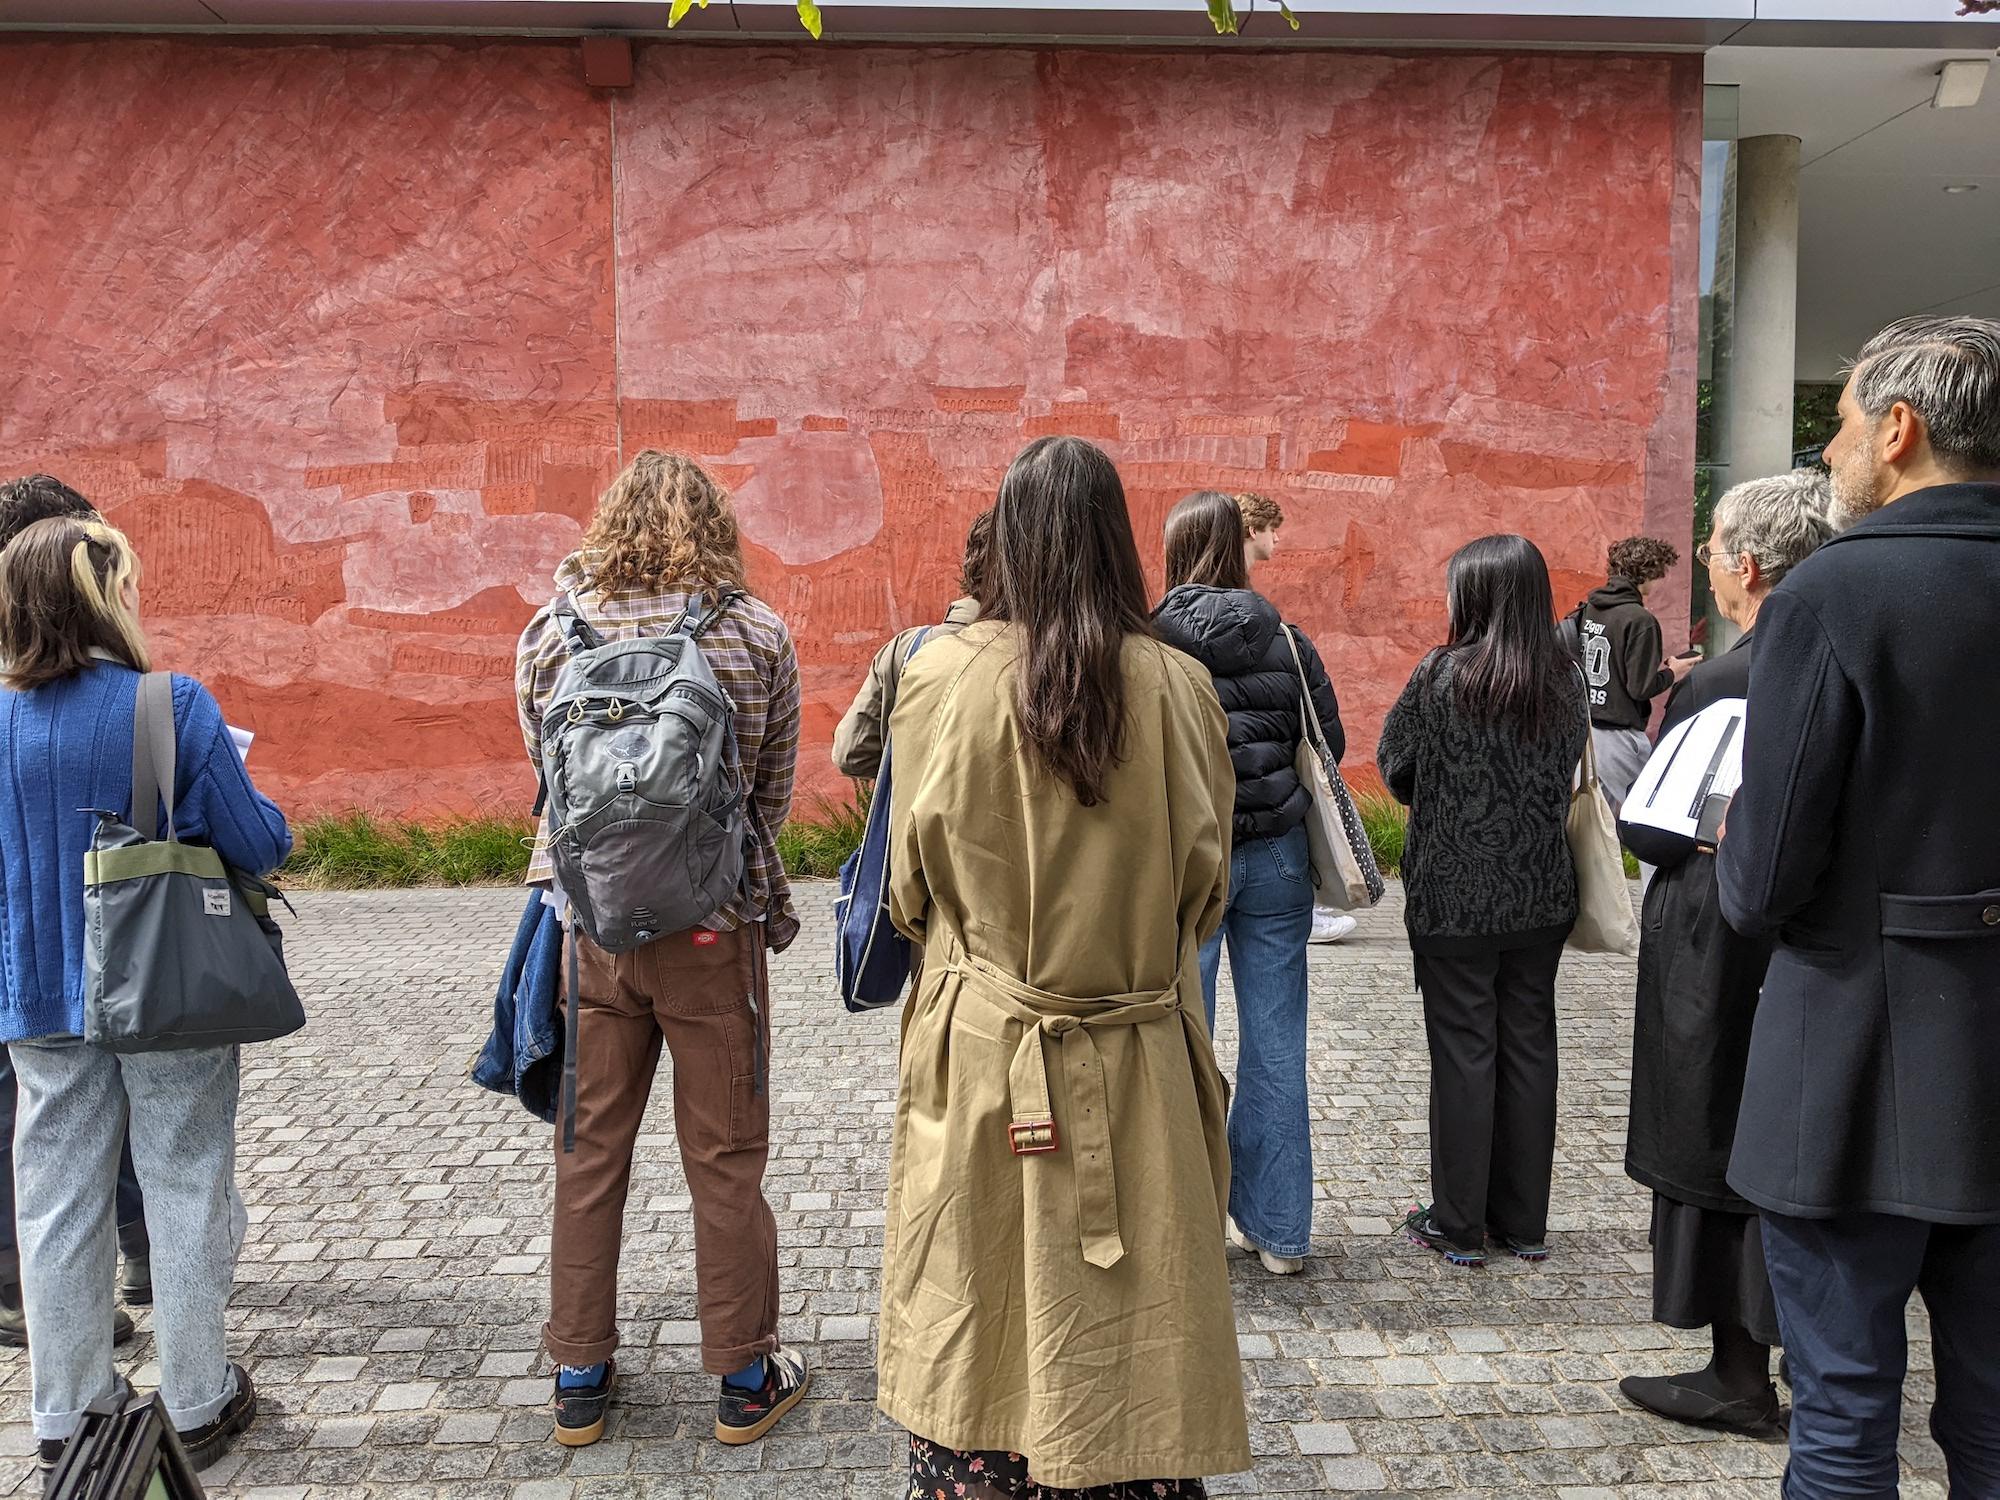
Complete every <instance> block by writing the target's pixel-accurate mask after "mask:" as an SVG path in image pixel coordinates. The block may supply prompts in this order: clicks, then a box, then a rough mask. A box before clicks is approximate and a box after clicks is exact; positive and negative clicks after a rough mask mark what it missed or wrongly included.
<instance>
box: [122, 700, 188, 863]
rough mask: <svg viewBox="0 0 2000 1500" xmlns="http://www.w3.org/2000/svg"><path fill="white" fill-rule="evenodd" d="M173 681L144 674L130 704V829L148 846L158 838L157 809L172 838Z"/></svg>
mask: <svg viewBox="0 0 2000 1500" xmlns="http://www.w3.org/2000/svg"><path fill="white" fill-rule="evenodd" d="M177 771H178V758H177V755H176V750H175V744H174V679H173V676H172V674H170V673H167V672H148V673H146V674H145V675H143V676H142V677H140V679H139V690H138V692H137V694H136V695H135V697H134V699H133V704H132V829H133V832H135V833H137V834H138V835H139V837H140V838H142V839H145V840H147V841H148V842H149V843H150V842H151V841H153V840H154V839H157V838H158V837H159V835H160V823H159V807H160V804H161V803H163V802H164V803H165V804H166V808H167V840H168V842H169V843H171V842H172V841H173V837H174V783H175V780H176V773H177Z"/></svg>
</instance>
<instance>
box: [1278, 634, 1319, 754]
mask: <svg viewBox="0 0 2000 1500" xmlns="http://www.w3.org/2000/svg"><path fill="white" fill-rule="evenodd" d="M1279 628H1280V629H1282V630H1283V631H1284V632H1285V644H1286V645H1287V646H1290V647H1291V648H1292V666H1293V667H1294V668H1295V669H1296V670H1297V672H1298V674H1299V697H1300V698H1301V699H1302V700H1303V701H1304V703H1305V706H1306V712H1305V718H1304V719H1303V720H1302V721H1301V724H1302V727H1307V728H1308V732H1309V733H1310V734H1311V735H1312V747H1313V749H1314V750H1315V751H1316V752H1317V753H1318V755H1319V758H1320V759H1321V760H1327V759H1330V757H1329V756H1328V755H1327V753H1326V731H1325V730H1323V729H1321V728H1320V724H1319V710H1318V709H1316V708H1314V707H1313V695H1312V684H1311V683H1309V682H1307V681H1306V664H1305V661H1304V660H1303V658H1301V657H1300V655H1299V642H1298V637H1297V636H1295V635H1293V634H1292V627H1291V626H1289V625H1284V626H1280V627H1279Z"/></svg>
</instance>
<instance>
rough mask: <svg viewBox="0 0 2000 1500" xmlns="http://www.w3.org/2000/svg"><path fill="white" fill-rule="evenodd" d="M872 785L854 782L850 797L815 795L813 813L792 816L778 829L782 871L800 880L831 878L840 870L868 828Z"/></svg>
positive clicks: (858, 845)
mask: <svg viewBox="0 0 2000 1500" xmlns="http://www.w3.org/2000/svg"><path fill="white" fill-rule="evenodd" d="M870 791H871V789H870V788H869V787H868V786H867V785H865V784H862V783H856V786H855V792H854V797H853V800H851V801H848V802H835V801H834V800H833V799H832V798H830V797H826V796H821V797H819V798H818V799H816V803H815V812H816V816H815V817H812V818H809V819H800V818H794V819H792V821H791V822H789V823H787V824H786V825H785V826H784V827H783V828H781V829H779V830H778V856H779V858H781V859H782V860H784V862H785V871H786V873H787V874H789V875H792V876H794V877H796V878H798V879H801V880H831V879H832V878H833V877H834V876H836V875H838V874H839V873H840V867H841V865H842V864H844V863H845V862H846V860H847V856H848V855H850V854H852V853H853V852H854V851H855V850H856V849H859V848H860V847H861V838H862V835H863V834H865V833H866V832H867V831H868V805H869V802H870V801H871V800H872V799H871V795H870Z"/></svg>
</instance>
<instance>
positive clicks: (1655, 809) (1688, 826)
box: [1618, 698, 1745, 839]
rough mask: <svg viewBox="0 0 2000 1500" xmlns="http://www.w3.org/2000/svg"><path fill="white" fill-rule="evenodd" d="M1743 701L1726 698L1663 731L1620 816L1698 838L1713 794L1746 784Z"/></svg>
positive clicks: (1730, 791) (1733, 790)
mask: <svg viewBox="0 0 2000 1500" xmlns="http://www.w3.org/2000/svg"><path fill="white" fill-rule="evenodd" d="M1744 706H1745V705H1744V702H1743V700H1742V699H1741V698H1723V699H1720V700H1719V701H1717V702H1714V703H1711V704H1709V706H1708V707H1707V708H1704V709H1703V710H1702V711H1701V712H1700V713H1698V714H1696V715H1695V716H1694V717H1693V718H1691V719H1689V720H1687V721H1686V722H1685V723H1682V724H1677V725H1676V726H1674V728H1673V730H1672V731H1670V732H1669V733H1667V734H1663V735H1661V736H1660V742H1659V744H1657V745H1655V746H1654V747H1653V754H1652V756H1651V758H1650V759H1648V760H1647V762H1646V766H1645V769H1644V770H1642V771H1640V773H1639V779H1638V780H1637V781H1635V782H1633V783H1632V791H1631V793H1630V794H1629V795H1628V796H1627V797H1626V798H1625V806H1624V807H1623V809H1621V810H1620V812H1619V814H1618V816H1619V817H1620V818H1621V819H1622V820H1623V821H1625V822H1627V823H1639V824H1643V825H1644V826H1646V827H1648V828H1660V829H1664V830H1665V831H1666V832H1668V833H1677V834H1679V835H1680V836H1681V837H1682V838H1690V839H1691V838H1694V837H1695V836H1696V831H1697V829H1698V828H1699V827H1700V824H1701V815H1702V810H1703V809H1704V808H1705V807H1706V806H1707V805H1708V803H1709V801H1710V799H1712V798H1715V797H1721V798H1723V799H1724V800H1725V801H1726V800H1727V799H1728V798H1730V797H1733V796H1735V795H1736V789H1737V788H1738V787H1739V786H1741V785H1742V784H1743V724H1744Z"/></svg>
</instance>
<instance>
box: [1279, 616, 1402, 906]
mask: <svg viewBox="0 0 2000 1500" xmlns="http://www.w3.org/2000/svg"><path fill="white" fill-rule="evenodd" d="M1278 628H1279V629H1280V630H1282V631H1284V632H1285V644H1286V645H1288V646H1290V647H1291V648H1292V665H1293V666H1294V667H1295V668H1297V669H1298V674H1299V704H1300V717H1299V722H1300V725H1301V727H1302V728H1303V730H1304V731H1305V732H1304V733H1302V734H1301V735H1300V736H1299V748H1298V751H1297V753H1296V754H1294V755H1293V757H1292V769H1293V770H1295V771H1296V772H1298V777H1299V784H1300V785H1301V786H1303V787H1304V788H1305V789H1306V795H1307V796H1309V797H1310V798H1312V806H1311V807H1309V808H1307V809H1306V848H1307V850H1308V852H1309V854H1310V857H1311V859H1312V874H1313V901H1314V902H1315V903H1316V904H1317V905H1320V906H1330V907H1332V908H1333V909H1334V910H1335V911H1361V910H1363V909H1365V908H1367V907H1370V906H1373V905H1374V904H1375V903H1376V902H1377V901H1380V900H1381V899H1382V890H1383V884H1382V876H1381V874H1380V872H1379V871H1378V870H1377V869H1376V868H1375V851H1374V850H1373V849H1372V848H1370V847H1369V844H1368V833H1367V830H1366V829H1365V828H1364V827H1363V826H1362V823H1361V813H1360V810H1359V809H1357V808H1356V807H1355V805H1354V798H1353V797H1352V796H1351V795H1350V794H1349V793H1348V790H1347V783H1346V782H1345V781H1343V780H1341V776H1340V768H1339V767H1338V766H1336V765H1335V764H1334V763H1333V756H1332V755H1331V754H1330V753H1328V749H1327V743H1326V731H1325V730H1324V729H1322V728H1321V727H1320V722H1319V711H1318V710H1317V709H1315V708H1314V707H1313V701H1312V689H1311V687H1310V686H1309V685H1308V684H1307V682H1306V668H1305V663H1304V662H1303V661H1301V660H1300V659H1299V645H1298V642H1297V641H1295V640H1293V639H1292V629H1291V627H1290V626H1289V625H1280V626H1279V627H1278Z"/></svg>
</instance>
